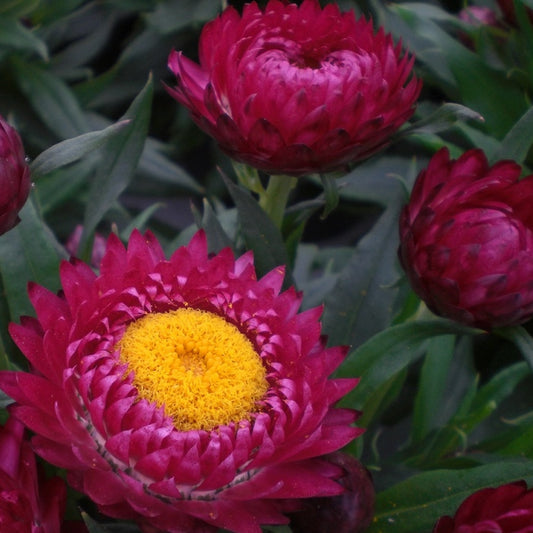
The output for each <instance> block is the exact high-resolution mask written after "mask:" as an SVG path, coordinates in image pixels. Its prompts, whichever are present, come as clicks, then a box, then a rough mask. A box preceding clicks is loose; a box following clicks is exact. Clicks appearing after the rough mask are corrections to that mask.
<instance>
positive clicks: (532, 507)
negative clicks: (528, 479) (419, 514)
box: [433, 481, 533, 533]
mask: <svg viewBox="0 0 533 533" xmlns="http://www.w3.org/2000/svg"><path fill="white" fill-rule="evenodd" d="M531 531H533V491H531V490H527V485H526V483H525V481H518V482H516V483H508V484H506V485H501V486H499V487H496V488H487V489H481V490H478V491H477V492H474V493H473V494H471V495H470V496H469V497H468V498H466V500H464V502H463V503H461V505H460V506H459V509H457V512H456V513H455V515H454V516H453V518H452V517H451V516H443V517H442V518H440V519H439V520H438V522H437V523H436V524H435V527H434V528H433V533H485V532H486V533H489V532H490V533H530V532H531Z"/></svg>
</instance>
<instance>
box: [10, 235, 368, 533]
mask: <svg viewBox="0 0 533 533" xmlns="http://www.w3.org/2000/svg"><path fill="white" fill-rule="evenodd" d="M283 276H284V271H283V269H282V268H277V269H275V270H273V271H272V272H270V273H269V274H267V275H266V276H264V277H263V278H261V279H259V280H258V279H257V278H256V275H255V270H254V264H253V258H252V255H251V254H250V253H247V254H245V255H243V256H242V257H240V258H238V259H234V257H233V254H232V252H231V250H229V249H225V250H223V251H221V252H220V253H219V254H217V255H214V256H210V255H208V252H207V243H206V238H205V235H204V233H203V232H199V233H197V234H196V235H195V237H194V238H193V239H192V240H191V242H190V244H189V245H187V246H186V247H182V248H180V249H178V250H177V251H176V252H175V253H174V254H173V255H172V256H171V258H170V259H166V258H165V256H164V254H163V251H162V249H161V247H160V245H159V243H158V242H157V240H156V239H155V237H154V236H153V235H152V234H151V233H146V234H145V235H141V234H140V233H139V232H137V231H135V232H134V233H133V234H132V236H131V238H130V240H129V244H128V247H127V248H125V247H124V246H123V245H122V243H121V242H120V241H119V239H118V237H116V236H115V235H111V237H110V238H109V240H108V243H107V250H106V253H105V255H104V257H103V259H102V262H101V270H100V275H96V274H95V273H94V272H93V271H92V269H91V268H90V267H89V266H88V265H86V264H84V263H82V262H79V261H76V260H73V261H72V262H64V263H63V264H62V265H61V281H62V285H63V291H62V293H61V295H60V296H56V295H54V294H52V293H51V292H49V291H48V290H46V289H45V288H43V287H41V286H38V285H31V286H30V289H29V295H30V298H31V301H32V303H33V306H34V307H35V310H36V313H37V318H36V319H33V318H25V319H24V320H23V321H22V323H21V324H20V325H15V324H12V325H11V327H10V333H11V335H12V337H13V339H14V340H15V342H16V343H17V345H18V346H19V348H20V349H21V350H22V352H23V353H24V354H25V355H26V357H27V358H28V360H29V362H30V363H31V366H32V369H33V371H32V373H24V372H2V373H1V374H0V386H1V387H2V388H3V389H4V391H5V392H6V393H7V394H9V395H10V396H11V397H12V398H14V400H15V401H16V402H17V405H15V406H14V408H13V412H14V415H15V416H17V417H18V418H19V419H20V420H21V421H22V422H24V424H26V425H27V426H28V427H29V428H30V429H31V430H32V431H33V432H34V433H35V436H34V438H33V441H32V442H33V446H34V448H35V450H36V452H37V453H39V454H40V455H41V456H42V457H43V458H44V459H46V460H47V461H48V462H50V463H52V464H54V465H57V466H59V467H62V468H65V469H66V470H67V471H68V480H69V482H70V483H71V484H72V485H73V486H74V488H76V489H77V490H79V491H81V492H83V493H85V494H86V495H87V496H89V497H90V498H91V499H92V500H93V501H94V502H96V504H97V505H98V507H99V509H100V510H101V511H102V512H103V513H105V514H107V515H109V516H111V517H116V518H122V519H133V520H136V521H137V522H138V523H139V524H140V525H141V527H142V528H143V530H144V531H146V532H154V531H158V530H161V531H165V532H169V533H184V532H187V533H191V532H193V533H194V532H211V531H216V529H217V528H225V529H228V530H230V531H235V532H238V533H259V532H260V531H261V529H260V524H282V523H287V522H288V519H287V518H286V516H285V514H284V513H285V512H286V511H289V510H294V508H295V507H297V506H298V505H299V500H300V499H302V498H310V497H315V496H330V495H336V494H339V493H341V492H342V491H343V487H342V486H341V485H340V484H339V483H337V481H336V480H335V479H336V478H337V477H340V476H341V475H342V469H341V468H339V467H338V466H337V465H334V464H331V463H330V462H328V461H326V460H325V459H324V458H323V456H324V455H325V454H329V453H331V452H333V451H335V450H338V449H340V448H342V447H343V446H345V445H346V444H347V443H348V442H350V441H351V440H352V439H354V438H355V437H357V436H358V435H359V434H360V433H361V430H360V429H358V428H355V427H353V425H352V424H353V422H354V420H355V419H356V418H357V413H356V412H354V411H352V410H348V409H340V408H334V407H333V406H334V404H335V403H336V402H337V401H338V400H339V399H340V398H341V397H342V396H344V395H345V394H346V393H347V392H348V391H349V390H351V389H352V388H353V387H354V386H355V385H356V382H357V380H356V379H328V376H329V375H330V374H331V372H332V371H333V370H335V368H336V367H337V366H338V365H339V364H340V363H341V362H342V360H343V358H344V356H345V353H346V349H345V348H344V347H334V348H326V347H325V345H324V339H323V338H322V337H321V334H320V323H319V320H318V319H319V316H320V313H321V310H320V309H311V310H308V311H305V312H301V313H299V312H298V308H299V305H300V302H301V297H300V295H298V294H297V293H296V292H295V290H294V289H289V290H287V291H284V292H280V288H281V285H282V281H283Z"/></svg>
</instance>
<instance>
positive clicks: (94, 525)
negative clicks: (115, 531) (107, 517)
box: [81, 511, 110, 533]
mask: <svg viewBox="0 0 533 533" xmlns="http://www.w3.org/2000/svg"><path fill="white" fill-rule="evenodd" d="M81 517H82V518H83V521H84V522H85V525H86V526H87V529H88V530H89V533H110V531H109V529H107V528H105V527H104V526H102V525H101V524H99V523H98V522H96V521H95V520H93V519H92V518H91V517H90V516H89V515H88V514H87V513H85V512H83V511H82V512H81Z"/></svg>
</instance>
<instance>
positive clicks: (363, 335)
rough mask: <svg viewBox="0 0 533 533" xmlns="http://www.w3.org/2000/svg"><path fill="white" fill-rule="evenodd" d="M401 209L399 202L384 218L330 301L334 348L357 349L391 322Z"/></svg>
mask: <svg viewBox="0 0 533 533" xmlns="http://www.w3.org/2000/svg"><path fill="white" fill-rule="evenodd" d="M399 210H400V202H399V201H398V202H395V203H393V204H391V207H390V208H388V209H387V210H386V211H385V212H384V213H383V214H382V215H381V218H380V220H379V221H378V222H377V223H376V224H375V226H374V227H373V228H372V230H371V231H370V232H369V233H368V234H367V235H366V236H365V237H364V238H363V239H362V240H361V241H360V242H359V244H358V245H357V247H356V248H355V251H354V254H353V256H352V258H351V260H350V261H349V263H348V264H347V265H346V267H345V268H344V269H343V271H342V272H341V274H340V276H339V279H338V281H337V284H336V285H335V287H334V288H333V290H332V291H331V292H330V294H329V297H328V298H327V299H326V302H325V313H324V318H323V325H324V332H325V333H326V334H327V335H328V338H329V342H330V343H331V344H332V345H335V344H350V345H352V346H355V347H357V346H359V345H361V344H362V343H363V342H364V341H366V340H367V339H369V338H370V337H371V336H372V335H374V334H375V333H377V332H378V331H381V330H383V329H385V328H386V327H387V326H388V325H389V324H390V322H391V318H392V305H393V302H394V299H395V297H396V292H397V290H396V288H395V287H394V282H395V281H396V278H397V276H398V271H397V269H396V253H397V252H396V251H397V249H398V216H399Z"/></svg>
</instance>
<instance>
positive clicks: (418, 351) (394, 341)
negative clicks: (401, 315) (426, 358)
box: [338, 319, 476, 425]
mask: <svg viewBox="0 0 533 533" xmlns="http://www.w3.org/2000/svg"><path fill="white" fill-rule="evenodd" d="M473 331H476V330H471V329H467V328H463V327H462V326H460V325H458V324H457V323H455V322H452V321H449V320H440V319H437V320H428V321H420V322H407V323H404V324H400V325H398V326H393V327H390V328H388V329H386V330H384V331H382V332H380V333H378V334H377V335H375V336H374V337H372V338H371V339H369V340H368V341H366V342H365V343H364V344H363V345H362V346H360V347H359V348H358V349H356V350H354V351H352V352H351V353H350V354H349V355H348V357H347V358H346V360H345V361H344V363H343V364H342V366H341V367H340V369H339V371H338V375H339V376H342V377H354V376H359V377H361V381H360V383H359V385H358V386H357V387H356V388H355V389H354V390H353V391H352V392H350V393H348V394H347V395H346V396H345V397H344V398H343V400H342V404H343V405H345V406H348V407H352V408H356V409H362V410H363V419H364V424H363V423H361V424H362V425H368V423H369V422H370V420H371V419H372V417H373V416H374V414H375V413H376V412H377V411H378V409H379V406H380V405H379V397H380V388H381V387H382V386H383V385H384V384H385V383H387V381H388V380H389V379H391V378H392V377H393V376H394V375H396V374H397V373H398V372H400V371H402V370H403V369H404V368H406V367H407V366H408V365H409V364H411V363H412V362H413V361H416V360H417V359H418V358H419V357H420V356H421V355H422V354H423V353H424V349H425V343H426V341H427V340H428V339H430V338H432V337H439V336H442V335H449V334H453V333H461V332H462V333H465V332H473Z"/></svg>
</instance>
